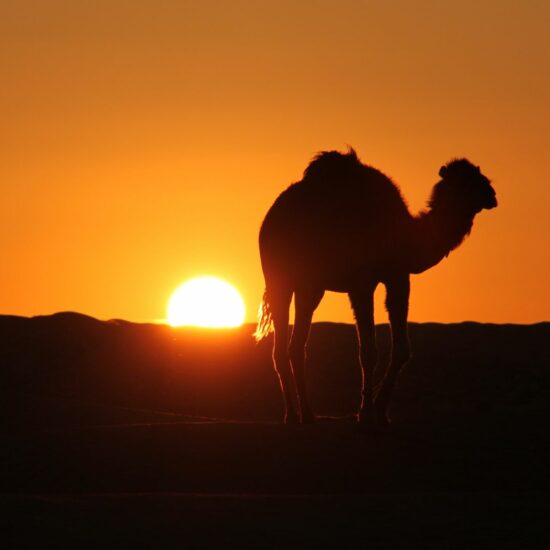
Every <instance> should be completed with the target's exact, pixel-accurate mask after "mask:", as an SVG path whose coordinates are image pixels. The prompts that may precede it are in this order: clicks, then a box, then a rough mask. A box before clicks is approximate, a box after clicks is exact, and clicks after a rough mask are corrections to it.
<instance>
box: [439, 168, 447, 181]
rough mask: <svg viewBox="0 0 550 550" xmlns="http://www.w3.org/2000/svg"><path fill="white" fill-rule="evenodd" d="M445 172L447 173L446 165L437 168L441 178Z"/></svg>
mask: <svg viewBox="0 0 550 550" xmlns="http://www.w3.org/2000/svg"><path fill="white" fill-rule="evenodd" d="M446 173H447V167H446V166H442V167H441V168H440V169H439V175H440V176H441V177H442V178H444V177H445V174H446Z"/></svg>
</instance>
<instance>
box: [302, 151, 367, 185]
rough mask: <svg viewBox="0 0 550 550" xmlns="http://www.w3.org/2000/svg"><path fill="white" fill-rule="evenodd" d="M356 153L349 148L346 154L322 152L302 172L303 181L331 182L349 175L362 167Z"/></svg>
mask: <svg viewBox="0 0 550 550" xmlns="http://www.w3.org/2000/svg"><path fill="white" fill-rule="evenodd" d="M362 166H363V165H362V164H361V162H360V160H359V159H358V158H357V153H356V152H355V151H354V150H353V149H352V148H351V147H350V149H349V151H348V152H347V153H341V152H340V151H322V152H320V153H319V154H317V155H316V156H315V157H314V158H313V160H312V161H311V162H310V163H309V165H308V167H307V168H306V169H305V171H304V178H303V181H308V182H316V183H317V182H319V183H322V182H332V181H334V179H342V177H343V176H346V175H351V174H352V173H354V172H355V171H356V170H357V169H358V168H360V167H362Z"/></svg>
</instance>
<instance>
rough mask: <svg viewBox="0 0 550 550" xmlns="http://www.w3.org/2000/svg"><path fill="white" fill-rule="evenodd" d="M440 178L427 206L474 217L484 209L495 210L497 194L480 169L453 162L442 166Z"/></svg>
mask: <svg viewBox="0 0 550 550" xmlns="http://www.w3.org/2000/svg"><path fill="white" fill-rule="evenodd" d="M439 175H440V176H441V180H440V181H439V182H438V183H437V184H436V185H435V187H434V189H433V192H432V196H431V198H430V200H429V203H428V204H429V206H430V207H431V208H433V209H440V210H442V211H455V212H456V211H459V212H463V213H465V214H468V215H472V216H473V215H475V214H477V213H478V212H481V210H483V209H491V208H495V207H496V205H497V199H496V192H495V190H494V189H493V187H492V186H491V182H490V180H489V178H487V177H486V176H484V175H483V174H482V173H481V170H480V169H479V166H475V165H473V164H472V163H471V162H470V161H468V160H466V159H455V160H452V161H450V162H449V163H447V164H446V165H445V166H442V167H441V168H440V170H439Z"/></svg>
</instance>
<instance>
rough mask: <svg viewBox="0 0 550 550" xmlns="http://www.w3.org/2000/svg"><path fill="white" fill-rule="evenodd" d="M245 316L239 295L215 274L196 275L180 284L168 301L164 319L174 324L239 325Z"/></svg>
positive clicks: (222, 326)
mask: <svg viewBox="0 0 550 550" xmlns="http://www.w3.org/2000/svg"><path fill="white" fill-rule="evenodd" d="M244 319H245V305H244V302H243V299H242V298H241V295H240V294H239V292H238V291H237V289H236V288H235V287H233V286H232V285H230V284H229V283H227V282H226V281H223V280H222V279H219V278H217V277H198V278H196V279H191V280H190V281H187V282H185V283H183V284H182V285H181V286H179V287H178V288H177V289H176V290H175V291H174V293H173V294H172V296H171V297H170V300H169V302H168V308H167V320H168V324H170V325H171V326H173V327H181V326H195V327H207V328H225V327H227V328H229V327H238V326H241V325H242V324H243V323H244Z"/></svg>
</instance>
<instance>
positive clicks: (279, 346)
mask: <svg viewBox="0 0 550 550" xmlns="http://www.w3.org/2000/svg"><path fill="white" fill-rule="evenodd" d="M268 296H269V307H270V309H271V316H272V319H273V328H274V331H275V335H274V337H273V365H274V367H275V372H276V373H277V375H278V377H279V383H280V385H281V392H282V395H283V400H284V407H285V414H284V422H285V424H296V423H298V422H299V416H298V412H297V410H296V391H295V385H294V377H293V375H292V370H291V368H290V358H289V355H288V316H289V312H288V310H289V308H290V302H291V300H292V290H287V289H284V290H283V289H277V290H275V289H269V290H268Z"/></svg>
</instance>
